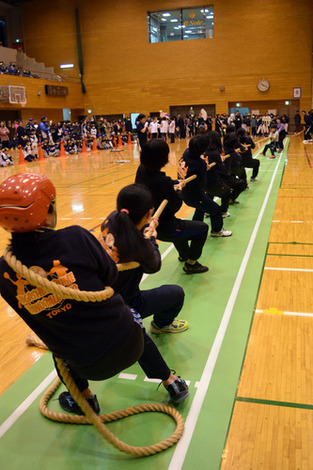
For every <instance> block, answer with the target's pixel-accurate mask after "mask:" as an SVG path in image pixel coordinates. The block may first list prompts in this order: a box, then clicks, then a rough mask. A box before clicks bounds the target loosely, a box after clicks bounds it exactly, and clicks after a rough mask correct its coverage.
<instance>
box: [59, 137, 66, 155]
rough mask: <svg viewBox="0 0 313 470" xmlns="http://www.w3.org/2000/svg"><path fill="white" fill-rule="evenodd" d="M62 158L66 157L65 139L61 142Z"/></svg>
mask: <svg viewBox="0 0 313 470" xmlns="http://www.w3.org/2000/svg"><path fill="white" fill-rule="evenodd" d="M60 157H66V153H65V150H64V142H63V139H61V142H60Z"/></svg>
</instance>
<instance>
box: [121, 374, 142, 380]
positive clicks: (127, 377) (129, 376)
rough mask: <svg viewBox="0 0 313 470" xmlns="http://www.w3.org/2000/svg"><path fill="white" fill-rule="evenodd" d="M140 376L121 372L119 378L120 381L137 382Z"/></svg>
mask: <svg viewBox="0 0 313 470" xmlns="http://www.w3.org/2000/svg"><path fill="white" fill-rule="evenodd" d="M137 377H138V375H136V374H125V373H124V372H121V373H120V375H119V376H118V378H119V379H124V380H136V379H137Z"/></svg>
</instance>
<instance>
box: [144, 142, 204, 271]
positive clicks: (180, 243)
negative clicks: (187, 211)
mask: <svg viewBox="0 0 313 470" xmlns="http://www.w3.org/2000/svg"><path fill="white" fill-rule="evenodd" d="M168 155H169V146H168V144H167V143H166V142H164V140H161V139H153V140H149V142H147V143H146V144H145V145H144V147H143V148H142V151H141V154H140V163H141V164H140V166H139V167H138V169H137V173H136V183H139V184H143V185H145V186H147V187H148V188H149V189H150V191H151V194H152V198H153V204H154V207H156V208H157V207H159V205H160V204H161V202H162V201H163V200H164V199H167V201H168V204H167V206H166V207H165V209H164V211H163V212H162V214H161V216H160V219H159V225H158V239H159V240H162V241H167V242H173V244H174V246H175V248H176V249H177V251H178V254H179V257H178V259H179V261H185V264H184V267H183V270H184V271H185V273H186V274H196V273H204V272H206V271H208V267H207V266H203V265H202V264H201V263H199V262H198V259H199V258H200V256H201V254H202V249H203V246H204V244H205V241H206V238H207V234H208V226H207V224H205V223H204V222H199V221H196V220H182V219H179V218H177V217H176V216H175V214H176V212H177V211H178V210H179V209H180V208H181V206H182V203H183V201H182V198H181V194H180V191H176V190H175V185H176V184H177V183H178V182H177V181H174V180H172V179H171V178H170V177H169V176H166V174H165V172H163V171H161V169H162V168H163V167H165V165H166V164H167V163H168ZM189 241H190V244H189Z"/></svg>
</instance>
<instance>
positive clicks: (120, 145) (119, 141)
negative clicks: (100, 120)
mask: <svg viewBox="0 0 313 470" xmlns="http://www.w3.org/2000/svg"><path fill="white" fill-rule="evenodd" d="M118 146H119V147H120V148H121V147H123V143H122V136H121V134H119V135H118Z"/></svg>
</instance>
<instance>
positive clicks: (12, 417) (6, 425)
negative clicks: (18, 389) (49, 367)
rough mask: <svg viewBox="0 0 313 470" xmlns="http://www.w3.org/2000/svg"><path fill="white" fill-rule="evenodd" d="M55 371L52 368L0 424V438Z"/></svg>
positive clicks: (47, 384)
mask: <svg viewBox="0 0 313 470" xmlns="http://www.w3.org/2000/svg"><path fill="white" fill-rule="evenodd" d="M56 375H57V373H56V370H55V369H54V370H53V371H52V372H50V374H49V375H48V376H47V377H46V378H45V379H44V380H43V381H42V382H41V384H40V385H38V387H37V388H35V390H34V391H33V392H32V393H31V394H30V395H28V397H27V398H26V399H25V400H24V401H23V403H21V404H20V406H19V407H18V408H16V410H15V411H13V413H12V414H11V415H10V416H9V417H8V418H7V419H6V420H5V421H4V422H3V423H2V424H1V426H0V438H1V437H2V436H3V435H4V434H5V433H6V432H7V431H8V430H9V429H10V427H11V426H13V424H14V423H15V421H17V420H18V419H19V418H20V417H21V416H22V414H23V413H25V411H26V410H27V409H28V408H29V407H30V405H31V404H32V403H33V402H34V401H35V400H36V398H38V396H39V395H40V394H41V393H42V392H43V391H44V389H45V388H47V387H48V386H49V385H50V384H51V382H52V380H54V379H55V377H56Z"/></svg>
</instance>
